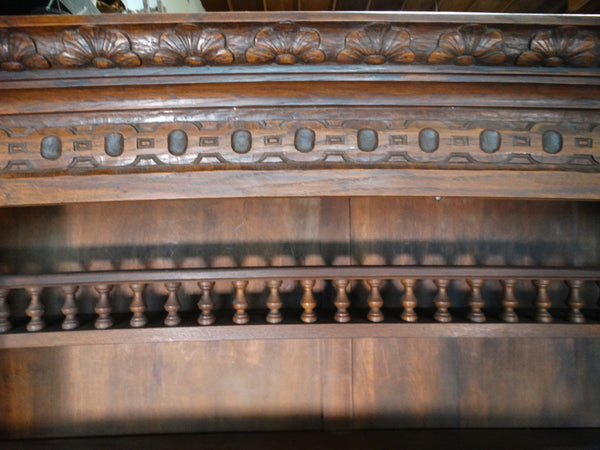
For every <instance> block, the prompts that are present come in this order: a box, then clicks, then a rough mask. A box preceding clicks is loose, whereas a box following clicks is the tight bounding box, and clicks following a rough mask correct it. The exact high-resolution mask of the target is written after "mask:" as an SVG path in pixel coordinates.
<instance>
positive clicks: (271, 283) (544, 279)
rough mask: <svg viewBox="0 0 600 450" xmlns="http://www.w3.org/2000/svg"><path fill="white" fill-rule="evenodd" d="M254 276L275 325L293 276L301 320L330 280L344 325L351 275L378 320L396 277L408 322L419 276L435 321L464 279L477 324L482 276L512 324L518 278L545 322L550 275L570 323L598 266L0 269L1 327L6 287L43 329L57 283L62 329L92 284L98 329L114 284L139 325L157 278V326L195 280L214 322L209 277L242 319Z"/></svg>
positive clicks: (310, 315) (105, 323) (208, 319)
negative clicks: (562, 293)
mask: <svg viewBox="0 0 600 450" xmlns="http://www.w3.org/2000/svg"><path fill="white" fill-rule="evenodd" d="M253 280H260V281H264V282H265V283H266V286H267V287H268V289H269V297H268V299H267V302H266V306H267V308H268V310H269V311H268V314H267V316H266V318H265V319H266V321H267V322H268V323H271V324H277V323H280V322H281V321H282V319H283V318H282V314H281V312H280V309H281V307H282V302H281V299H280V295H279V294H280V293H279V289H280V287H281V285H282V283H283V281H285V280H293V281H299V282H300V285H301V286H302V289H303V294H302V297H301V299H299V300H300V306H301V307H302V313H301V316H300V319H301V320H302V322H305V323H313V322H316V321H317V313H316V312H315V308H316V306H317V302H316V300H315V297H314V295H313V289H314V287H315V284H316V282H317V281H318V280H330V281H331V282H332V284H333V286H334V287H335V290H336V295H335V299H334V301H333V304H334V306H335V308H336V311H335V314H334V320H335V321H336V322H340V323H345V322H349V321H350V313H349V312H348V308H349V307H350V299H349V297H348V292H347V287H348V284H349V283H350V282H351V281H357V280H358V281H364V282H365V283H366V285H367V286H368V288H369V297H368V300H367V304H368V306H369V311H368V314H367V319H368V320H369V321H371V322H381V321H383V320H384V316H383V313H382V311H381V308H382V307H383V305H384V299H383V298H382V295H381V293H380V290H379V289H380V286H381V284H382V283H383V282H384V281H386V280H398V281H400V283H401V284H402V286H403V288H404V292H403V295H402V298H401V304H402V307H403V310H402V313H401V315H400V317H401V319H402V320H403V321H405V322H415V321H417V319H418V316H417V313H416V312H415V308H416V307H417V306H418V299H417V297H416V295H415V285H416V283H417V282H419V281H422V280H430V281H433V283H434V284H435V286H436V288H437V292H436V296H435V299H434V304H435V307H436V310H435V313H434V316H433V317H434V319H435V320H436V321H437V322H442V323H444V322H451V321H452V316H451V314H450V311H449V308H450V307H451V301H450V298H449V296H448V292H447V288H448V285H449V284H450V282H451V281H452V280H464V281H466V282H467V284H468V285H469V288H470V294H469V300H468V305H469V313H468V316H467V317H468V319H469V321H471V322H475V323H481V322H485V321H486V316H485V314H484V312H483V311H482V308H483V306H484V301H483V298H482V294H481V286H482V284H483V282H484V281H485V280H497V281H500V283H501V284H502V286H503V290H504V293H503V298H502V300H501V305H499V306H501V308H502V312H501V314H500V318H501V320H503V321H504V322H508V323H514V322H518V321H519V318H518V316H517V314H516V312H515V308H516V307H518V306H525V305H520V304H519V302H518V300H517V298H516V297H515V291H514V289H515V285H516V282H517V281H520V280H528V281H531V282H532V283H533V284H534V285H535V287H536V289H537V295H536V299H535V302H534V306H535V320H536V321H537V322H540V323H550V322H552V316H551V314H550V312H549V311H548V309H549V308H550V307H551V305H552V303H551V300H550V298H549V294H548V286H549V284H550V282H551V281H556V280H559V281H563V282H565V283H566V284H567V286H568V287H569V295H568V298H567V299H566V304H567V306H568V307H569V313H568V320H569V321H570V322H572V323H583V322H585V320H586V319H585V317H584V315H583V313H582V312H581V308H582V307H583V306H584V303H583V300H582V297H581V288H582V286H583V283H584V282H586V281H587V282H595V283H596V284H597V285H598V286H599V287H600V269H598V268H558V267H557V268H540V267H494V266H485V267H475V266H334V267H323V266H310V267H309V266H304V267H244V268H206V269H177V270H170V269H169V270H123V271H99V272H76V273H57V274H47V275H3V276H0V332H6V331H8V330H10V329H11V322H10V308H9V305H8V301H7V297H8V294H9V292H10V291H11V290H14V289H25V290H26V291H27V293H28V294H29V296H30V302H29V306H28V307H27V310H26V314H27V315H28V316H29V317H30V320H29V322H28V323H27V327H26V328H27V330H28V331H40V330H42V329H44V327H45V323H44V319H43V316H44V307H43V305H42V303H41V300H40V296H41V294H42V291H43V289H44V288H49V287H59V288H60V289H61V290H62V292H63V295H64V304H63V307H62V309H61V311H62V313H63V314H64V320H63V322H62V328H63V329H65V330H72V329H75V328H77V327H78V326H79V321H78V318H77V315H78V308H77V304H76V301H75V293H76V291H77V289H78V287H79V286H93V287H94V289H95V290H96V291H97V293H98V301H97V304H96V307H95V309H94V310H95V312H96V314H97V318H96V321H95V323H94V326H95V328H97V329H106V328H110V327H111V326H112V325H113V318H112V316H111V312H112V307H111V303H110V298H109V296H110V292H111V290H112V289H113V287H114V286H116V285H128V286H129V287H130V288H131V291H132V292H133V295H132V299H131V303H130V308H129V309H130V311H131V312H132V313H133V315H132V317H131V319H130V322H129V324H130V326H131V327H134V328H139V327H143V326H145V325H146V324H147V323H148V320H147V317H146V314H145V310H146V307H145V304H144V299H143V292H144V288H145V285H146V284H155V283H164V285H165V287H166V289H167V292H168V295H167V299H166V302H165V305H164V309H165V311H166V313H167V315H166V317H165V319H164V324H165V325H166V326H175V325H178V324H179V323H180V321H181V318H180V315H179V309H180V304H179V301H178V298H177V292H178V290H179V288H180V286H181V284H182V283H183V282H189V281H193V282H197V283H198V286H199V287H200V290H201V295H200V299H199V301H198V303H197V306H198V309H199V310H200V313H199V316H198V319H197V322H198V324H200V325H211V324H213V323H214V322H215V315H214V313H213V308H214V306H215V305H214V303H213V301H212V300H211V290H212V289H213V286H214V283H215V282H216V281H230V282H231V283H232V287H233V288H234V289H235V294H234V297H233V301H232V306H233V308H234V310H235V312H234V314H233V318H232V320H233V322H234V323H235V324H240V325H242V324H247V323H248V322H249V315H248V312H247V309H248V301H247V299H246V292H245V291H246V287H247V285H248V282H249V281H253Z"/></svg>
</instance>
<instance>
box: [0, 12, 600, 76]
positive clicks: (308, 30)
mask: <svg viewBox="0 0 600 450" xmlns="http://www.w3.org/2000/svg"><path fill="white" fill-rule="evenodd" d="M171 17H172V21H169V16H168V15H167V16H166V20H165V18H162V19H160V20H156V19H155V18H154V17H152V16H136V17H135V18H131V19H128V20H126V21H123V20H115V21H112V22H105V23H102V21H98V20H94V19H80V20H81V22H79V23H77V22H78V21H73V20H64V21H63V22H60V21H59V22H57V21H56V20H54V21H52V20H50V21H48V20H43V19H36V18H33V19H29V18H28V19H27V21H25V20H19V19H13V20H10V19H8V20H7V19H5V20H4V24H2V23H0V49H1V51H0V68H1V69H2V71H4V72H23V71H24V72H29V71H56V70H79V69H83V68H94V69H98V70H110V69H114V68H143V67H159V68H160V67H173V66H188V67H195V68H199V67H205V66H234V65H236V66H237V65H265V64H267V65H270V64H275V65H278V66H281V67H285V66H293V65H311V66H319V65H322V64H340V65H347V64H359V65H360V64H365V65H370V66H377V65H382V64H393V65H433V66H439V65H449V66H459V67H470V66H488V67H511V66H513V67H534V66H539V67H543V68H546V69H547V70H546V71H548V72H553V69H554V68H555V67H559V66H562V67H581V68H593V67H597V65H598V62H599V61H598V58H597V54H598V52H599V46H600V40H599V38H598V33H597V28H598V27H597V25H598V23H597V22H594V20H593V19H594V17H587V18H585V19H582V18H580V19H579V24H580V26H574V25H571V24H569V22H572V21H573V20H572V18H568V17H565V16H541V17H539V18H538V17H537V16H530V17H528V16H523V17H522V19H523V20H521V21H516V20H515V21H507V20H503V19H504V17H503V16H502V15H483V14H482V15H464V16H461V17H460V21H462V22H466V23H463V24H460V23H456V24H455V23H447V22H446V20H447V19H449V18H453V19H456V18H457V16H448V15H435V14H430V15H418V16H415V15H410V14H402V13H397V14H381V15H376V14H362V15H361V14H358V15H352V14H345V15H344V14H331V15H323V14H303V13H290V14H288V15H286V16H285V19H283V17H282V16H281V15H277V14H273V15H265V14H258V15H251V14H249V15H247V16H246V20H245V21H237V20H236V18H237V16H235V15H230V16H228V15H225V14H223V15H196V16H194V15H190V16H181V15H178V16H171ZM219 19H220V20H219ZM426 19H429V21H428V22H429V23H427V24H426V25H425V24H423V23H422V22H423V20H426ZM440 22H441V23H440ZM560 25H562V26H560ZM330 70H331V69H330Z"/></svg>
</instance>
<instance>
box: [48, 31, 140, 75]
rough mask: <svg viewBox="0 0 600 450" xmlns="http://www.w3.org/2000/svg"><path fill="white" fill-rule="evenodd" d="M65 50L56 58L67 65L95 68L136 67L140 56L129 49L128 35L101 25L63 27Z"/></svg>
mask: <svg viewBox="0 0 600 450" xmlns="http://www.w3.org/2000/svg"><path fill="white" fill-rule="evenodd" d="M63 43H64V47H65V51H63V52H61V54H60V56H59V60H60V62H61V64H62V65H64V66H66V67H85V66H93V67H95V68H97V69H108V68H112V67H137V66H139V65H141V63H142V61H141V59H140V57H139V56H138V55H137V54H135V53H134V52H132V51H131V43H130V42H129V38H128V37H127V36H126V35H125V34H124V33H122V32H120V31H115V30H107V29H104V28H101V27H86V26H84V27H79V28H78V29H76V30H68V31H65V33H64V36H63Z"/></svg>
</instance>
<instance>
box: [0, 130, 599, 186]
mask: <svg viewBox="0 0 600 450" xmlns="http://www.w3.org/2000/svg"><path fill="white" fill-rule="evenodd" d="M240 164H241V165H249V166H251V167H253V168H265V167H268V168H273V169H288V168H294V167H298V165H301V167H302V168H303V169H311V168H314V169H321V168H327V167H333V166H340V165H341V166H343V167H345V168H354V167H356V168H358V167H360V168H365V167H389V168H430V167H431V168H468V169H474V170H479V169H490V168H493V169H494V170H503V169H506V170H515V169H516V170H567V171H593V172H598V173H600V124H595V123H589V124H585V126H583V125H582V126H578V127H575V128H574V127H573V124H567V123H560V122H542V123H527V122H523V123H522V122H520V121H517V122H506V121H502V120H498V121H489V120H488V121H485V122H482V123H478V122H476V121H475V122H474V121H460V120H455V121H448V120H423V119H417V120H401V121H399V120H366V121H361V120H346V121H343V120H338V119H331V120H328V119H319V120H314V119H305V120H281V119H277V120H265V121H202V120H201V121H197V122H196V121H194V122H190V121H182V122H177V121H175V122H158V123H130V124H104V125H97V126H89V125H86V126H81V127H77V126H75V127H72V126H71V127H64V128H61V127H54V128H48V127H46V128H39V129H34V128H30V129H28V130H24V129H23V128H17V129H11V128H6V127H5V128H0V175H6V176H10V177H13V178H14V177H18V176H30V175H31V174H36V173H37V174H46V175H51V174H57V173H68V174H77V173H82V172H83V173H87V172H93V171H98V170H101V171H103V172H104V171H118V172H119V173H124V172H135V171H140V170H142V171H147V170H158V171H165V172H168V171H177V170H195V171H197V170H206V169H210V170H215V169H227V168H234V167H240Z"/></svg>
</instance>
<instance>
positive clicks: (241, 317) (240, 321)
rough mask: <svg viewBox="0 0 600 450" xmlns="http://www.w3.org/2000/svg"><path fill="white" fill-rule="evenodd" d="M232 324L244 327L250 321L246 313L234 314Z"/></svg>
mask: <svg viewBox="0 0 600 450" xmlns="http://www.w3.org/2000/svg"><path fill="white" fill-rule="evenodd" d="M232 320H233V323H235V324H237V325H245V324H247V323H248V322H249V321H250V316H248V314H247V313H245V312H244V313H239V312H236V313H235V314H234V315H233V319H232Z"/></svg>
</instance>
